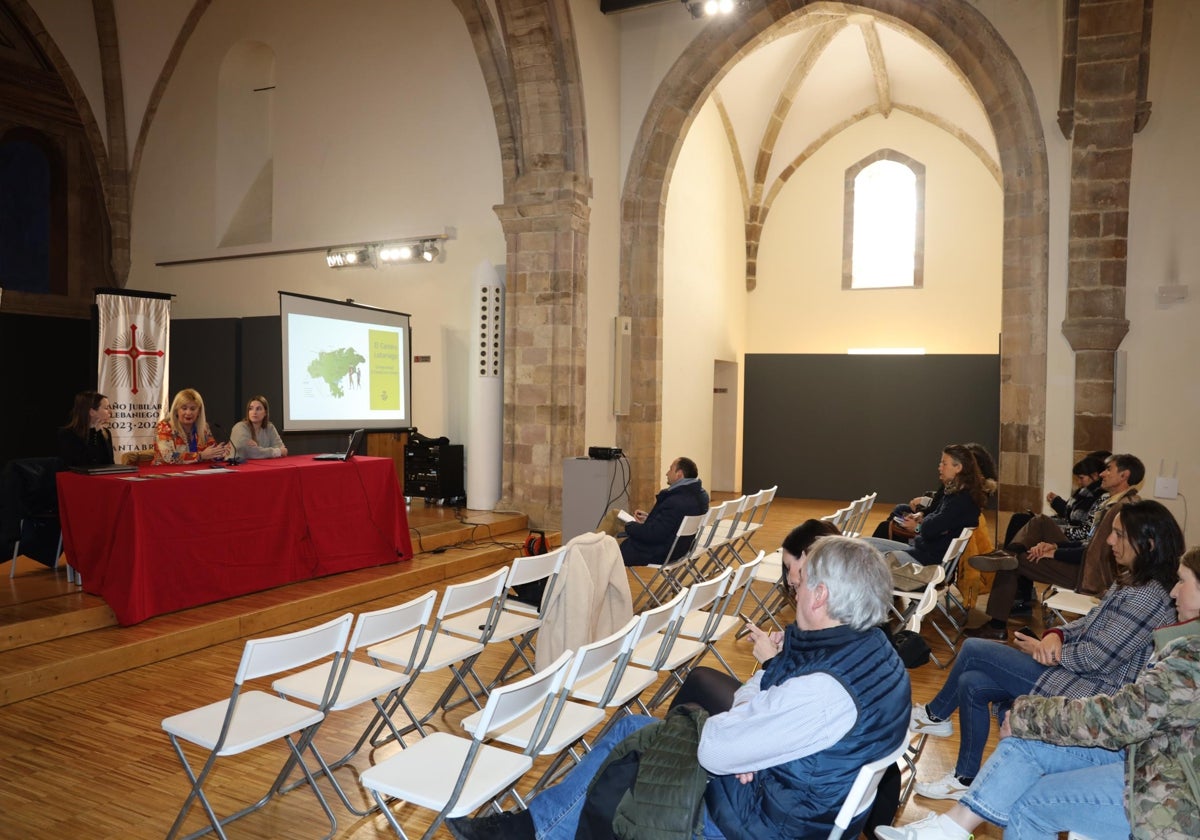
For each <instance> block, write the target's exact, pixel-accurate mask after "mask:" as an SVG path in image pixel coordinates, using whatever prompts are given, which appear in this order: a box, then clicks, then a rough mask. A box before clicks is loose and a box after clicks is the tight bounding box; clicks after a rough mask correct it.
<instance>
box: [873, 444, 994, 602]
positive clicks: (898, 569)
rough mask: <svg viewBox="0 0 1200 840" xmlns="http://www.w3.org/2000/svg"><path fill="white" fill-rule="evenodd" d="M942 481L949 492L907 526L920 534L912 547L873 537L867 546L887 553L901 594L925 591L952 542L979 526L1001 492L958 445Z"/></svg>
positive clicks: (945, 461) (943, 465) (941, 471)
mask: <svg viewBox="0 0 1200 840" xmlns="http://www.w3.org/2000/svg"><path fill="white" fill-rule="evenodd" d="M938 478H939V479H941V482H942V487H943V488H944V490H945V492H944V493H943V494H942V498H941V500H940V501H939V502H938V503H937V505H936V506H935V507H932V508H930V509H929V512H928V513H924V514H920V513H915V514H911V515H909V516H908V517H906V518H905V520H904V521H905V525H906V527H908V528H909V529H910V530H912V531H914V532H916V537H915V538H913V540H912V541H911V543H902V542H897V541H895V540H883V539H879V538H877V537H867V542H869V543H870V544H871V545H873V546H875V548H877V549H879V550H880V551H882V552H884V556H885V557H886V558H887V559H888V561H889V563H890V565H891V567H892V577H893V579H894V581H895V584H896V587H897V588H899V589H911V590H916V589H921V588H923V587H924V586H925V585H926V584H927V583H928V582H929V581H930V580H931V579H932V576H933V569H934V568H935V567H937V566H938V565H939V564H940V563H941V562H942V558H943V557H944V556H945V554H946V549H947V548H948V547H949V546H950V543H951V541H952V540H953V539H954V538H955V537H957V536H958V535H959V534H960V533H962V529H963V528H974V527H976V526H978V525H979V512H980V510H982V509H983V506H984V505H985V504H986V503H987V497H988V496H989V495H990V494H991V492H992V491H993V490H994V489H995V486H996V485H995V482H994V481H992V480H990V479H985V478H984V477H983V475H982V474H981V473H980V471H979V464H978V462H976V460H975V456H974V455H973V454H972V453H971V450H969V449H968V448H967V447H966V446H964V445H962V444H958V443H953V444H950V445H949V446H947V447H946V448H945V449H943V450H942V457H941V460H940V461H938Z"/></svg>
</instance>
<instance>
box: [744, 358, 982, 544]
mask: <svg viewBox="0 0 1200 840" xmlns="http://www.w3.org/2000/svg"><path fill="white" fill-rule="evenodd" d="M744 417H745V421H744V422H745V430H744V436H743V440H744V445H743V454H742V487H743V488H744V489H745V490H747V491H753V490H757V489H759V488H762V487H770V486H771V485H773V484H778V485H779V491H778V492H779V495H780V496H783V497H785V498H799V499H830V500H834V501H849V500H851V499H856V498H858V497H859V496H861V495H863V494H864V493H870V492H872V491H878V492H879V498H880V499H881V500H887V501H907V500H908V499H910V498H912V497H913V496H914V495H916V494H917V492H918V491H921V490H926V489H931V488H933V487H934V486H935V485H936V484H937V462H938V458H939V457H940V453H941V450H942V447H943V446H945V445H946V444H948V443H966V442H968V441H977V442H979V443H981V444H983V445H984V446H986V447H987V448H988V450H989V451H990V452H991V453H992V454H993V455H996V453H997V452H998V451H999V439H1000V357H999V356H992V355H986V356H980V355H944V356H850V355H840V354H839V355H832V354H831V355H818V354H814V355H799V354H767V353H764V354H749V355H747V356H746V387H745V404H744ZM830 512H831V513H832V512H833V509H832V508H831V509H830ZM871 518H872V523H871V524H872V526H873V524H874V521H875V520H876V516H875V514H874V513H873V514H872V517H871Z"/></svg>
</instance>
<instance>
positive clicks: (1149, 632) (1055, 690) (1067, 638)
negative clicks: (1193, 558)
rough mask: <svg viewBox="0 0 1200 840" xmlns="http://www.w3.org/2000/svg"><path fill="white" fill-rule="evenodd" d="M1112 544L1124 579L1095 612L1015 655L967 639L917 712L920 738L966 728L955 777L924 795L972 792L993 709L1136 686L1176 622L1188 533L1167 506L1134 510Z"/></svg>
mask: <svg viewBox="0 0 1200 840" xmlns="http://www.w3.org/2000/svg"><path fill="white" fill-rule="evenodd" d="M1109 544H1110V545H1111V546H1112V549H1113V554H1114V556H1115V557H1116V560H1117V563H1118V565H1119V566H1120V567H1121V570H1122V571H1121V574H1120V576H1119V577H1118V579H1117V580H1116V581H1115V582H1114V583H1113V585H1112V586H1111V587H1110V588H1109V590H1108V592H1107V593H1105V595H1104V598H1103V599H1102V600H1101V601H1100V604H1099V605H1098V606H1097V607H1095V608H1094V609H1093V610H1092V611H1091V612H1089V613H1088V614H1087V615H1085V616H1083V617H1082V618H1079V619H1076V620H1075V621H1072V622H1070V623H1069V624H1065V625H1063V626H1062V627H1061V628H1053V629H1051V630H1050V631H1048V632H1047V633H1046V635H1045V636H1044V637H1043V638H1042V639H1041V640H1040V641H1039V640H1038V639H1034V638H1031V637H1029V636H1026V635H1025V634H1023V633H1017V634H1016V637H1015V638H1016V642H1015V644H1016V647H1009V646H1008V645H1005V644H1000V643H999V642H992V641H983V640H980V639H967V640H966V642H964V644H963V646H962V650H961V651H960V653H959V655H958V657H957V658H956V659H955V661H954V667H953V668H951V670H950V676H949V677H948V678H947V679H946V683H945V685H943V686H942V689H941V691H939V692H938V693H937V696H936V697H934V698H933V700H931V701H930V702H929V703H927V704H925V705H923V706H922V705H917V706H914V707H913V712H912V725H911V728H912V730H913V731H914V732H925V733H928V734H930V735H935V736H940V737H945V736H948V735H950V734H951V732H952V731H953V725H952V723H951V721H950V716H951V715H952V714H953V713H954V710H955V709H957V710H958V720H959V724H960V726H961V727H962V733H961V738H960V741H959V747H958V763H957V764H956V765H955V768H954V772H953V773H949V774H947V775H946V776H944V777H943V778H941V779H937V780H935V781H931V782H919V783H918V784H917V785H916V788H915V790H916V792H917V794H918V795H920V796H924V797H927V798H929V799H958V798H960V797H961V796H962V795H963V794H964V793H965V792H966V790H967V788H968V787H969V786H970V784H971V781H972V780H973V779H974V778H975V774H976V773H977V772H978V771H979V765H980V763H981V762H982V760H983V749H984V746H985V744H986V743H987V737H988V730H989V729H990V728H991V722H990V720H989V715H988V706H989V704H990V705H992V706H994V707H997V708H1002V707H1003V706H1006V705H1007V704H1009V703H1011V702H1012V700H1013V698H1015V697H1019V696H1021V695H1022V694H1037V695H1040V696H1043V697H1051V696H1063V697H1089V696H1091V695H1093V694H1112V693H1113V692H1115V691H1116V690H1117V689H1118V688H1120V687H1121V686H1123V685H1126V684H1128V683H1130V682H1133V680H1134V679H1135V678H1136V677H1137V674H1138V672H1139V671H1140V670H1141V669H1142V667H1143V666H1145V664H1146V661H1147V660H1148V659H1149V658H1150V653H1151V650H1152V641H1153V631H1154V628H1156V627H1160V626H1162V625H1164V624H1168V623H1170V622H1172V621H1174V620H1175V609H1174V607H1173V605H1172V603H1171V598H1170V592H1171V589H1172V588H1173V587H1174V586H1175V582H1176V579H1177V578H1176V567H1177V565H1178V562H1179V555H1180V554H1182V553H1183V534H1182V532H1181V531H1180V530H1179V525H1178V524H1177V523H1176V522H1175V517H1173V516H1172V515H1171V512H1170V511H1169V510H1167V509H1166V508H1165V507H1163V506H1162V505H1161V504H1159V503H1158V502H1154V501H1142V502H1134V503H1132V504H1128V505H1125V506H1124V507H1122V508H1121V511H1120V513H1118V514H1117V517H1116V522H1115V524H1114V526H1113V531H1112V534H1111V535H1110V536H1109Z"/></svg>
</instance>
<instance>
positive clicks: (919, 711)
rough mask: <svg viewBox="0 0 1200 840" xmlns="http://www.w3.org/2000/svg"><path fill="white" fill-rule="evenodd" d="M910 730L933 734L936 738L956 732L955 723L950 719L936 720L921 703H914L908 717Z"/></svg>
mask: <svg viewBox="0 0 1200 840" xmlns="http://www.w3.org/2000/svg"><path fill="white" fill-rule="evenodd" d="M908 731H909V732H916V733H918V734H920V735H933V736H934V737H936V738H946V737H949V736H950V735H953V734H954V724H953V723H952V722H951V721H948V720H934V719H933V718H931V717H930V716H929V712H927V711H925V707H924V706H922V705H921V704H920V703H915V704H913V707H912V714H911V715H909V718H908Z"/></svg>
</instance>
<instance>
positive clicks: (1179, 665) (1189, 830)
mask: <svg viewBox="0 0 1200 840" xmlns="http://www.w3.org/2000/svg"><path fill="white" fill-rule="evenodd" d="M1198 575H1200V548H1191V549H1189V550H1188V551H1187V553H1186V554H1184V555H1183V559H1181V560H1180V561H1179V582H1178V583H1176V584H1175V587H1174V589H1172V590H1171V597H1173V598H1174V599H1175V607H1176V610H1177V611H1178V613H1179V619H1180V623H1179V624H1175V625H1170V626H1167V627H1163V628H1160V629H1159V630H1156V631H1155V634H1154V636H1155V639H1154V642H1155V654H1154V658H1153V659H1152V660H1151V662H1150V664H1149V665H1148V666H1147V667H1146V669H1145V670H1143V671H1142V672H1141V673H1140V674H1139V675H1138V677H1137V680H1136V681H1135V682H1133V683H1131V684H1129V685H1126V686H1124V687H1122V688H1120V689H1118V690H1117V691H1116V692H1115V693H1114V694H1113V695H1112V696H1107V695H1103V694H1102V695H1098V696H1093V697H1085V698H1081V699H1076V700H1069V699H1067V698H1065V697H1031V696H1026V697H1018V698H1017V699H1016V700H1015V701H1013V707H1012V711H1011V712H1009V714H1008V716H1007V718H1006V719H1005V721H1004V725H1003V726H1001V728H1000V734H1001V735H1002V736H1004V738H1003V740H1001V741H1000V745H999V746H998V747H997V748H996V751H995V752H994V753H993V754H992V756H991V758H989V759H988V761H987V763H986V764H985V765H984V766H983V770H982V771H981V772H980V773H979V775H978V776H977V777H976V778H975V781H974V782H972V784H971V788H970V790H968V791H967V793H966V795H964V796H963V798H962V799H961V800H959V801H958V803H956V804H955V805H954V806H953V807H952V808H951V809H950V811H949V813H947V814H944V815H937V814H933V815H930V816H929V817H926V818H925V819H923V820H919V821H918V822H915V823H911V824H909V825H906V826H904V827H903V828H880V829H877V830H876V837H878V838H879V840H969V839H970V837H971V832H972V831H974V830H975V829H976V828H977V827H978V826H979V825H980V824H982V823H983V822H984V821H987V822H991V823H994V824H995V825H998V826H1001V827H1003V828H1004V829H1005V831H1004V836H1005V837H1013V838H1021V840H1055V839H1056V838H1057V837H1058V836H1059V833H1060V832H1064V831H1077V832H1079V833H1080V834H1082V835H1085V836H1086V837H1088V838H1090V840H1125V838H1128V837H1130V836H1132V837H1134V838H1135V840H1150V839H1151V838H1153V840H1194V838H1196V837H1200V782H1197V778H1198V777H1200V765H1198V763H1197V757H1198V756H1200V735H1198V734H1197V733H1198V732H1200V729H1198V728H1197V725H1196V724H1197V714H1196V709H1197V708H1200V620H1198V616H1200V584H1198V583H1197V576H1198Z"/></svg>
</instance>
